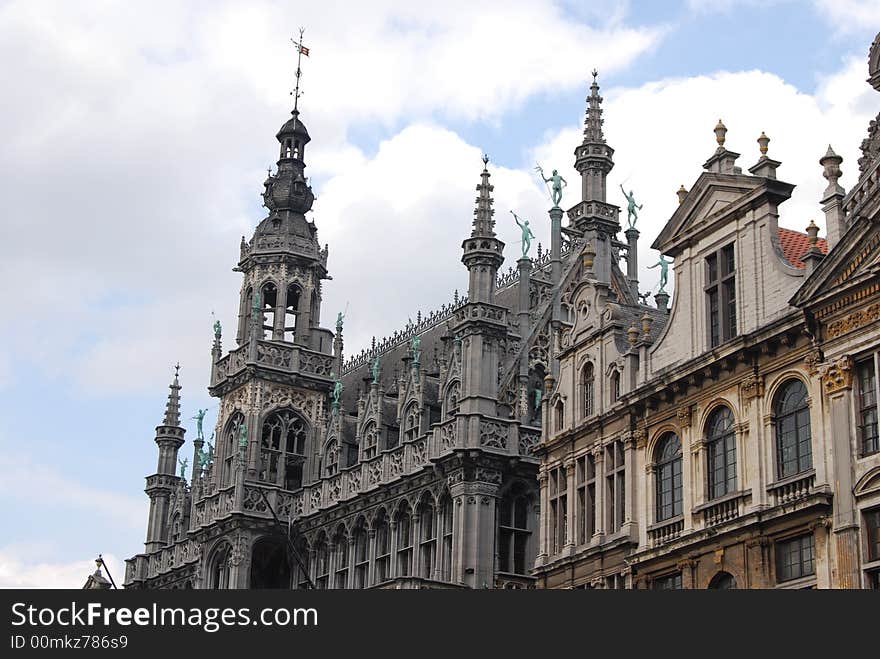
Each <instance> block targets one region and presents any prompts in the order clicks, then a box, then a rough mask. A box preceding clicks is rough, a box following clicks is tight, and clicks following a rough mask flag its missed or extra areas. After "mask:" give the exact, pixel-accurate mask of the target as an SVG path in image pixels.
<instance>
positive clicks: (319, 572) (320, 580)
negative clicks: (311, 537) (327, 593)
mask: <svg viewBox="0 0 880 659" xmlns="http://www.w3.org/2000/svg"><path fill="white" fill-rule="evenodd" d="M329 586H330V547H329V546H328V545H327V536H326V535H324V533H323V531H322V532H321V536H320V537H319V539H318V541H317V542H316V543H315V588H317V589H318V590H327V588H329Z"/></svg>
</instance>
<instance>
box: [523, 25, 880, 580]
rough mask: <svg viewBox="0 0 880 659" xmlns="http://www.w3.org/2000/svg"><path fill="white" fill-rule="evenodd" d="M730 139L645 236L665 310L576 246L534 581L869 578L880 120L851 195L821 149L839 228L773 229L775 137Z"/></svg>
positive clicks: (877, 459)
mask: <svg viewBox="0 0 880 659" xmlns="http://www.w3.org/2000/svg"><path fill="white" fill-rule="evenodd" d="M869 59H870V62H869V67H870V82H871V84H872V85H874V87H875V88H876V89H880V43H878V41H875V43H874V45H873V46H872V49H871V54H870V58H869ZM878 120H880V117H878ZM726 133H727V129H726V127H725V126H724V125H723V123H722V122H720V121H719V123H718V125H717V126H716V128H715V135H716V140H717V147H716V149H715V151H714V153H712V155H711V156H710V157H709V159H708V160H707V161H706V163H705V165H704V171H703V173H702V174H701V175H700V176H699V178H698V179H697V180H696V181H695V182H694V183H693V185H692V186H691V189H690V190H685V189H684V188H683V187H682V188H681V189H680V190H679V193H678V194H679V206H678V208H677V210H676V211H675V213H674V214H673V215H672V217H671V218H670V219H669V221H668V222H667V223H666V226H665V227H664V228H663V230H662V231H661V232H660V234H659V235H658V236H657V238H656V239H655V241H654V243H653V247H654V248H655V249H657V250H659V251H660V252H661V253H662V254H664V255H666V256H669V257H672V258H673V259H674V261H675V295H674V298H673V302H672V306H671V309H670V311H669V314H668V317H666V318H664V319H658V318H656V316H655V314H654V313H652V311H651V310H645V312H643V313H642V312H641V309H642V307H641V306H633V305H631V304H628V303H627V302H625V301H623V300H622V299H621V298H619V297H618V298H617V299H615V298H614V297H613V296H609V295H608V293H607V291H608V285H607V282H606V281H605V280H604V279H603V277H602V276H601V274H600V273H602V272H603V271H604V270H605V269H606V268H607V264H605V263H601V262H600V259H601V255H600V253H601V250H598V249H590V248H588V249H585V250H584V251H583V259H582V260H583V264H584V268H583V272H582V275H581V279H580V283H579V284H578V288H577V289H576V290H575V292H574V304H573V310H574V312H575V313H574V316H573V319H572V320H573V322H572V323H571V325H567V324H563V328H564V329H563V330H562V340H561V349H560V351H559V352H558V358H559V361H560V366H559V377H558V379H557V380H556V381H553V382H549V383H548V384H550V386H551V392H550V394H549V396H548V399H547V403H546V405H547V408H546V410H545V411H546V412H547V413H545V415H544V424H543V434H542V444H541V445H540V447H539V448H538V450H537V452H538V453H539V455H541V458H542V464H541V469H540V476H539V479H540V484H541V511H542V513H541V542H540V553H539V556H538V559H537V562H536V570H535V574H536V575H537V577H538V583H539V585H540V586H541V587H548V588H772V587H786V588H814V587H820V588H829V587H831V588H859V587H873V588H877V587H878V574H880V530H878V529H880V450H878V449H880V446H878V441H880V440H878V433H877V402H876V401H877V395H878V390H877V387H878V383H877V377H876V374H877V369H878V366H880V364H878V350H880V329H878V323H877V321H878V319H880V316H878V309H880V277H878V274H880V269H878V268H880V266H878V264H880V230H878V229H880V227H878V224H880V214H878V209H880V193H878V190H877V182H878V177H880V157H878V156H880V138H878V132H877V123H876V122H875V121H872V122H871V126H870V128H869V137H868V139H866V140H865V141H864V143H863V144H862V151H863V154H864V156H863V158H862V159H861V160H860V161H859V168H860V178H859V181H858V183H857V184H856V185H855V186H854V187H853V188H852V189H851V190H850V191H849V192H846V191H845V190H843V189H842V188H841V187H840V185H839V184H838V178H839V177H840V164H841V161H842V159H841V158H840V157H839V156H837V155H836V154H835V153H834V152H833V150H832V149H831V148H830V147H829V149H828V152H827V153H826V154H825V156H824V157H822V158H821V161H820V164H821V165H822V167H823V170H824V172H823V173H824V176H825V178H826V179H827V180H828V187H827V189H826V191H825V194H824V195H823V198H822V200H821V203H822V208H823V210H824V213H825V217H826V224H827V230H828V239H827V242H826V241H823V240H819V239H818V237H817V232H818V229H817V227H816V226H815V224H813V223H812V222H810V226H809V227H808V229H807V234H806V235H804V234H799V233H797V232H792V231H789V230H786V229H783V228H780V227H779V226H778V223H777V219H778V207H779V206H780V204H782V203H784V202H785V201H786V199H788V197H789V196H790V194H791V191H792V189H793V187H794V186H793V185H792V184H790V183H786V182H784V181H783V180H781V179H780V178H778V177H777V169H779V168H780V165H781V163H780V162H778V161H776V160H773V159H771V158H770V157H769V156H768V144H769V139H768V138H767V137H766V136H765V135H764V134H763V133H762V134H761V136H760V137H759V138H758V140H757V142H758V145H759V151H758V153H757V154H756V158H757V160H756V162H755V163H754V164H753V165H752V166H751V167H749V168H748V173H743V171H742V168H741V167H740V166H738V165H737V164H736V163H737V161H738V159H739V158H740V155H739V154H737V153H733V152H732V151H730V150H728V149H727V148H726V146H725V144H726ZM804 223H806V219H805V220H804ZM616 229H617V227H613V226H612V227H611V235H612V236H613V235H614V232H615V231H616ZM594 252H596V253H594ZM612 266H613V264H612ZM658 306H659V307H660V308H661V309H662V308H665V306H666V299H665V298H661V299H660V300H658ZM627 325H629V326H628V327H627Z"/></svg>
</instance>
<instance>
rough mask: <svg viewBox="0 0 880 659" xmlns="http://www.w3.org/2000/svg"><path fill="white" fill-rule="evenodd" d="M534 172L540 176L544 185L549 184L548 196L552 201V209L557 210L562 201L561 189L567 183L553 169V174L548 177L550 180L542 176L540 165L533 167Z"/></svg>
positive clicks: (542, 171)
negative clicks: (549, 195)
mask: <svg viewBox="0 0 880 659" xmlns="http://www.w3.org/2000/svg"><path fill="white" fill-rule="evenodd" d="M535 171H536V172H538V174H540V175H541V179H542V180H543V181H544V183H550V184H551V187H550V190H551V192H550V194H551V197H552V199H553V207H554V208H558V207H559V202H560V201H562V188H563V186H567V185H568V182H567V181H566V180H565V179H564V178H562V177H561V176H560V175H559V172H557V171H556V170H555V169H554V170H553V174H551V175H550V178H547V177H546V176H544V170H543V169H542V167H541V165H538V166H537V167H535Z"/></svg>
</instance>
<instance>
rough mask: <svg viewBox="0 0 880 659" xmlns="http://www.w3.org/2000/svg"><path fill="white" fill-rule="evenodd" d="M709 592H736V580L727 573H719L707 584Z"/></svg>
mask: <svg viewBox="0 0 880 659" xmlns="http://www.w3.org/2000/svg"><path fill="white" fill-rule="evenodd" d="M709 588H710V589H711V590H736V579H734V578H733V575H732V574H730V573H729V572H719V573H718V574H716V575H715V576H714V577H712V581H710V582H709Z"/></svg>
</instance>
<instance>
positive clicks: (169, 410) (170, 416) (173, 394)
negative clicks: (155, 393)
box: [162, 363, 183, 426]
mask: <svg viewBox="0 0 880 659" xmlns="http://www.w3.org/2000/svg"><path fill="white" fill-rule="evenodd" d="M179 372H180V364H179V363H178V364H175V366H174V380H173V381H172V382H171V384H170V385H169V387H168V388H169V389H170V390H171V391H170V393H169V394H168V403H166V405H165V418H164V419H163V420H162V425H163V426H179V425H180V390H181V389H182V388H183V387H181V386H180V381H179V380H178V375H179Z"/></svg>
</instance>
